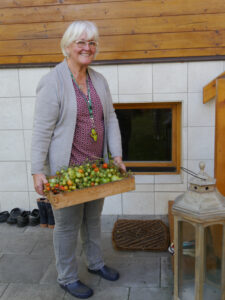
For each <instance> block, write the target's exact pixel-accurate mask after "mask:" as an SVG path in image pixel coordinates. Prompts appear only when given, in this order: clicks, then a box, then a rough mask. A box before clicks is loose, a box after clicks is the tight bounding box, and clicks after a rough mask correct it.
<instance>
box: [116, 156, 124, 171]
mask: <svg viewBox="0 0 225 300" xmlns="http://www.w3.org/2000/svg"><path fill="white" fill-rule="evenodd" d="M113 162H114V164H115V165H116V166H117V167H118V168H119V169H121V170H122V171H123V172H126V166H125V164H124V163H123V161H122V157H121V156H115V157H114V158H113Z"/></svg>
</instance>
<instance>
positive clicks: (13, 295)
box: [1, 283, 65, 300]
mask: <svg viewBox="0 0 225 300" xmlns="http://www.w3.org/2000/svg"><path fill="white" fill-rule="evenodd" d="M64 295H65V291H63V290H62V289H61V288H60V287H59V286H58V285H57V284H55V285H45V284H41V285H39V284H13V283H12V284H10V285H9V286H8V288H7V290H6V291H5V293H4V294H3V296H2V297H1V300H15V299H16V300H31V299H32V300H62V299H63V298H64Z"/></svg>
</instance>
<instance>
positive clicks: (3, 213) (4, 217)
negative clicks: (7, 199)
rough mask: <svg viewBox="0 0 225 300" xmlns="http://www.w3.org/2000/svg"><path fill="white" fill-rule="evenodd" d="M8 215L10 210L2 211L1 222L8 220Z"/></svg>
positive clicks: (0, 214)
mask: <svg viewBox="0 0 225 300" xmlns="http://www.w3.org/2000/svg"><path fill="white" fill-rule="evenodd" d="M8 217H9V212H8V211H2V212H1V213H0V223H4V222H6V221H7V219H8Z"/></svg>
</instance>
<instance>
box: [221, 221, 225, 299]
mask: <svg viewBox="0 0 225 300" xmlns="http://www.w3.org/2000/svg"><path fill="white" fill-rule="evenodd" d="M222 249H223V250H224V249H225V223H224V224H223V243H222ZM221 268H222V276H221V300H225V251H223V254H222V265H221Z"/></svg>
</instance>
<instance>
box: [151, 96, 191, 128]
mask: <svg viewBox="0 0 225 300" xmlns="http://www.w3.org/2000/svg"><path fill="white" fill-rule="evenodd" d="M153 102H181V103H182V126H183V127H186V126H187V93H172V94H170V93H154V94H153Z"/></svg>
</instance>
